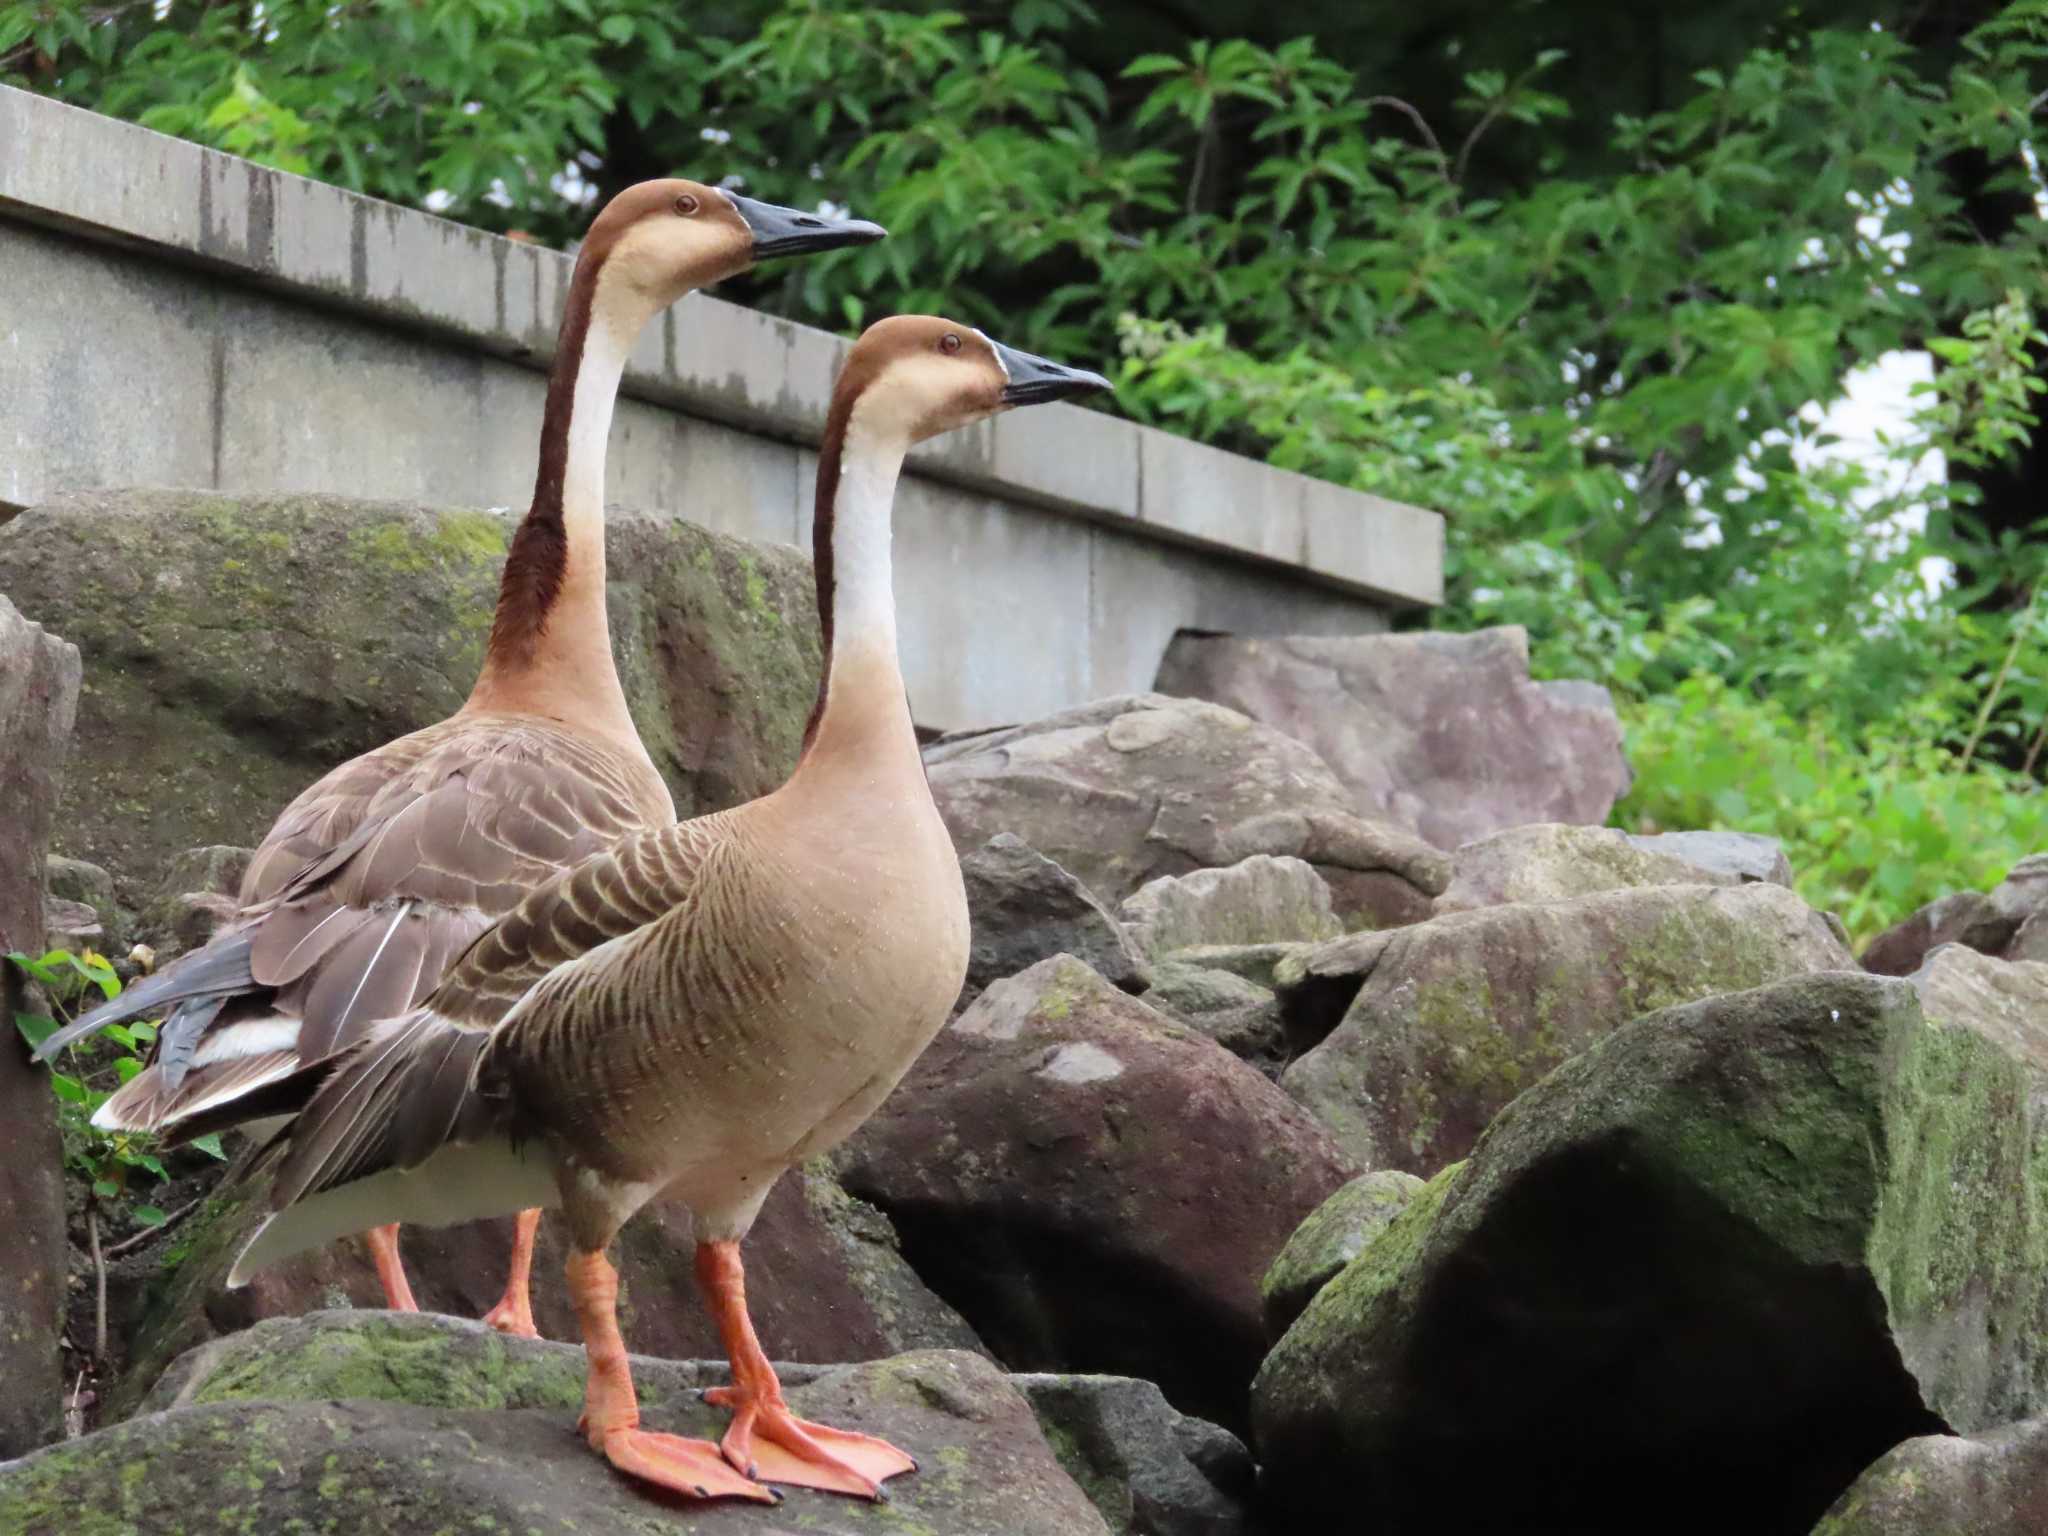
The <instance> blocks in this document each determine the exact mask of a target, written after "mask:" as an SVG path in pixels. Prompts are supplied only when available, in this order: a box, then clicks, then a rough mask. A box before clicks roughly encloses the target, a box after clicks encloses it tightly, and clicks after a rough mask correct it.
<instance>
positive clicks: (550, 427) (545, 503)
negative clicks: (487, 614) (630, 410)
mask: <svg viewBox="0 0 2048 1536" xmlns="http://www.w3.org/2000/svg"><path fill="white" fill-rule="evenodd" d="M617 240H618V233H617V231H615V230H603V231H600V230H599V229H598V228H595V227H594V228H593V229H592V230H591V235H590V238H589V239H588V240H587V241H585V243H584V246H583V249H582V251H581V252H579V253H578V255H577V258H576V271H575V274H574V275H573V276H572V277H571V278H570V280H569V299H568V302H567V304H566V305H565V306H564V307H563V310H562V329H561V334H560V336H559V337H558V338H557V340H556V343H555V361H554V366H553V368H552V369H551V370H550V371H549V374H548V398H547V405H546V406H545V408H544V409H543V412H542V415H541V423H540V469H539V472H538V473H537V474H536V475H535V477H534V482H533V505H532V507H531V508H529V509H528V511H527V514H526V516H525V517H524V518H523V519H522V520H521V521H520V524H519V528H518V531H517V532H516V533H514V534H513V535H512V547H511V549H510V551H509V552H508V553H507V554H506V556H505V573H504V575H503V576H502V577H501V578H500V580H499V582H498V610H497V614H496V616H495V617H494V618H493V619H492V621H491V640H490V648H489V650H488V652H487V653H486V654H487V656H489V657H490V658H491V659H494V660H499V661H509V662H519V661H524V660H527V659H529V658H530V657H531V655H532V652H533V647H534V644H535V642H536V641H537V640H538V639H539V638H540V635H541V632H542V631H543V630H544V629H546V627H547V621H548V613H549V611H550V610H551V609H552V608H553V607H554V605H555V599H556V598H558V597H559V596H561V592H562V581H563V578H564V576H566V575H567V573H568V569H569V536H568V531H567V529H566V528H565V527H564V526H563V520H562V498H563V489H564V480H565V477H566V476H567V474H568V468H569V422H570V418H571V417H572V416H573V415H574V414H575V410H576V381H577V379H578V377H579V376H580V375H581V374H582V371H583V353H584V348H585V345H586V344H587V343H588V341H589V339H590V321H591V312H592V307H593V305H594V304H595V302H596V299H597V279H598V274H599V273H600V272H602V271H603V269H604V263H605V259H606V257H608V256H609V255H610V254H611V249H612V246H613V245H615V244H616V243H617Z"/></svg>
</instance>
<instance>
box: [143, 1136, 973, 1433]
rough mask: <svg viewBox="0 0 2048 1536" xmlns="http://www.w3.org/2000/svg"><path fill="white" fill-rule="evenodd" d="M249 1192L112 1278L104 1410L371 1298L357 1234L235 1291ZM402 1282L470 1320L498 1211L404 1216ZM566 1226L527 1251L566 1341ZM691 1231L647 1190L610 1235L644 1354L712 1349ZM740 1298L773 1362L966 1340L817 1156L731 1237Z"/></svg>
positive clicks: (481, 1297)
mask: <svg viewBox="0 0 2048 1536" xmlns="http://www.w3.org/2000/svg"><path fill="white" fill-rule="evenodd" d="M262 1217H263V1209H262V1200H261V1198H260V1191H255V1190H252V1189H251V1188H250V1187H249V1186H247V1185H240V1186H237V1185H228V1186H225V1187H223V1188H222V1189H221V1190H219V1191H217V1192H216V1193H215V1194H214V1195H213V1196H212V1197H211V1198H210V1199H209V1200H208V1202H207V1204H206V1206H205V1208H204V1209H203V1210H202V1211H201V1212H200V1213H199V1214H197V1215H195V1216H193V1217H192V1218H191V1219H190V1220H189V1221H187V1222H186V1223H185V1224H184V1225H183V1226H182V1227H180V1228H179V1229H178V1230H177V1231H175V1232H173V1233H170V1234H168V1235H167V1236H166V1238H165V1239H164V1240H163V1241H162V1242H160V1243H157V1244H154V1245H151V1246H150V1247H147V1248H145V1249H143V1250H142V1251H141V1252H140V1253H138V1254H137V1255H136V1256H135V1257H134V1258H133V1259H131V1260H129V1261H127V1262H126V1263H125V1264H124V1265H123V1266H122V1268H121V1270H120V1271H119V1272H118V1273H117V1275H116V1277H115V1281H114V1285H113V1311H114V1313H115V1322H116V1323H117V1325H118V1326H119V1329H120V1332H121V1334H122V1336H123V1338H124V1340H125V1354H126V1369H125V1371H124V1372H123V1373H122V1377H121V1381H120V1384H119V1387H118V1389H117V1391H116V1392H115V1393H114V1401H113V1406H114V1409H115V1411H116V1412H122V1411H125V1410H126V1409H128V1408H129V1407H131V1406H132V1405H133V1404H134V1403H135V1402H136V1401H138V1400H139V1399H140V1397H141V1396H142V1394H143V1393H144V1392H146V1391H148V1390H149V1389H150V1387H151V1384H152V1383H154V1382H155V1381H156V1379H157V1378H158V1376H159V1375H160V1374H161V1373H162V1372H163V1370H164V1368H165V1367H166V1365H167V1364H168V1363H169V1362H170V1361H172V1360H173V1359H175V1358H177V1357H178V1356H179V1355H181V1354H183V1353H184V1352H186V1351H187V1350H190V1349H193V1348H195V1347H196V1346H198V1345H201V1344H204V1343H207V1342H208V1341H210V1340H213V1339H216V1338H220V1337H225V1336H230V1335H234V1334H236V1333H238V1332H239V1331H241V1330H243V1329H247V1328H249V1327H251V1326H252V1325H255V1326H261V1325H262V1324H263V1322H264V1321H265V1320H266V1319H274V1318H289V1317H296V1316H298V1315H299V1314H301V1313H303V1312H307V1311H310V1310H313V1309H316V1308H320V1307H334V1306H354V1307H362V1308H375V1307H380V1306H382V1305H383V1299H382V1298H383V1292H382V1290H381V1289H380V1288H379V1287H378V1284H377V1278H376V1274H375V1271H374V1270H373V1269H372V1268H371V1266H370V1263H369V1261H368V1259H367V1257H366V1256H365V1254H364V1252H363V1249H362V1247H361V1245H360V1244H357V1243H353V1242H341V1243H334V1244H330V1245H328V1246H327V1247H324V1248H320V1249H316V1250H314V1251H312V1252H310V1253H305V1254H301V1255H300V1256H299V1257H297V1258H295V1259H290V1260H287V1261H286V1262H284V1263H282V1264H278V1265H274V1266H272V1267H271V1268H269V1269H267V1270H265V1271H263V1273H261V1274H259V1275H257V1276H256V1277H255V1278H254V1279H253V1280H251V1281H250V1283H249V1284H248V1285H247V1286H245V1287H243V1288H242V1289H240V1290H233V1291H231V1290H228V1289H227V1287H226V1283H225V1282H226V1276H227V1271H228V1268H229V1266H230V1265H231V1264H232V1263H233V1262H234V1256H235V1254H236V1253H238V1252H239V1251H240V1250H241V1247H242V1244H243V1243H244V1242H246V1241H247V1239H248V1237H249V1234H250V1233H251V1232H252V1231H253V1230H254V1228H255V1226H256V1224H257V1223H258V1222H259V1221H261V1220H262ZM399 1241H400V1247H401V1251H402V1252H403V1254H404V1256H405V1261H406V1268H407V1273H408V1274H409V1276H410V1278H411V1281H412V1287H413V1293H414V1294H415V1295H416V1296H417V1297H418V1299H419V1303H420V1305H421V1306H422V1307H425V1308H426V1309H427V1310H429V1311H432V1312H446V1313H449V1314H452V1315H453V1316H456V1317H466V1318H468V1317H481V1316H482V1315H483V1314H484V1312H485V1311H486V1310H487V1309H488V1308H489V1307H490V1306H491V1305H492V1303H494V1302H495V1301H496V1300H497V1299H498V1296H499V1293H500V1292H501V1291H502V1290H503V1288H504V1284H505V1263H506V1259H507V1256H508V1255H509V1254H510V1252H511V1222H510V1220H509V1219H505V1220H497V1221H477V1222H466V1223H463V1224H462V1225H460V1226H453V1227H425V1226H410V1227H407V1228H406V1229H405V1230H404V1232H403V1234H402V1235H401V1236H400V1239H399ZM565 1243H566V1232H565V1229H564V1227H563V1224H562V1222H561V1220H560V1218H559V1217H556V1216H553V1215H550V1216H547V1217H544V1218H543V1219H542V1221H541V1225H540V1233H539V1237H538V1239H537V1241H536V1243H535V1248H534V1264H533V1313H534V1321H535V1324H536V1325H537V1326H538V1327H539V1329H540V1331H541V1333H542V1334H543V1336H545V1337H547V1338H551V1339H574V1338H576V1337H577V1336H578V1335H577V1327H576V1316H575V1311H574V1308H572V1307H571V1305H570V1303H569V1298H568V1295H567V1292H566V1290H565V1287H564V1284H563V1279H562V1265H563V1260H564V1259H565V1257H566V1256H567V1250H566V1247H565ZM695 1252H696V1240H695V1233H694V1231H693V1230H692V1226H691V1220H690V1213H689V1211H688V1209H687V1208H685V1207H684V1206H682V1205H680V1204H677V1203H675V1202H672V1201H666V1200H658V1201H656V1202H654V1203H653V1204H651V1205H649V1206H648V1207H647V1208H646V1209H645V1210H643V1211H642V1212H641V1213H640V1215H638V1216H637V1217H635V1218H634V1219H633V1220H632V1221H631V1222H629V1223H627V1225H626V1227H625V1230H624V1231H622V1232H621V1233H620V1234H619V1238H618V1241H617V1243H616V1244H614V1246H613V1253H612V1258H613V1261H614V1262H615V1263H616V1264H617V1265H618V1269H619V1309H620V1311H619V1315H620V1319H621V1323H622V1325H623V1326H624V1328H625V1330H626V1334H627V1337H629V1338H630V1339H631V1340H632V1341H633V1342H634V1343H635V1344H636V1345H638V1346H639V1347H640V1348H642V1349H645V1350H648V1351H650V1352H652V1353H655V1354H659V1355H663V1356H667V1357H670V1358H680V1357H686V1356H696V1355H713V1354H716V1353H717V1352H718V1350H719V1348H720V1341H719V1338H718V1333H717V1330H716V1329H715V1328H714V1327H713V1326H712V1323H711V1319H710V1318H709V1316H707V1315H706V1313H705V1310H704V1305H703V1302H702V1300H701V1298H700V1296H699V1294H698V1289H697V1284H696V1278H695V1273H694V1269H693V1257H694V1254H695ZM746 1261H747V1296H748V1301H749V1304H750V1305H751V1307H752V1309H753V1316H754V1321H755V1324H756V1326H757V1327H758V1328H759V1329H760V1332H761V1339H762V1342H763V1344H764V1345H765V1346H766V1347H767V1348H768V1349H769V1350H770V1351H772V1352H774V1353H775V1355H776V1356H777V1357H778V1358H782V1359H792V1360H805V1361H810V1362H813V1363H834V1362H840V1361H849V1360H869V1359H874V1358H877V1357H879V1356H882V1355H892V1354H899V1353H902V1352H903V1351H906V1350H917V1349H966V1350H975V1351H979V1350H980V1349H981V1343H980V1341H979V1340H978V1339H976V1338H975V1336H974V1332H973V1330H972V1329H971V1328H969V1327H968V1326H967V1324H966V1323H965V1322H963V1321H962V1320H961V1318H960V1315H959V1314H958V1313H956V1312H955V1311H954V1310H953V1309H952V1308H951V1307H949V1306H947V1305H946V1304H945V1303H944V1302H942V1301H940V1300H939V1299H938V1297H936V1296H934V1295H933V1294H932V1293H931V1291H930V1290H928V1289H927V1288H926V1287H925V1286H924V1284H923V1283H922V1282H920V1281H919V1280H918V1278H917V1276H916V1275H914V1274H912V1273H911V1270H910V1267H909V1265H908V1264H906V1263H905V1262H904V1260H903V1256H902V1254H901V1253H900V1252H899V1251H898V1248H897V1242H896V1234H895V1232H894V1230H893V1229H892V1228H891V1227H890V1225H889V1221H888V1218H886V1217H885V1216H883V1215H882V1214H881V1213H880V1212H879V1211H877V1210H875V1209H874V1208H873V1207H871V1206H868V1205H865V1204H863V1203H861V1202H860V1201H857V1200H855V1199H853V1198H852V1197H851V1196H849V1195H847V1194H846V1192H845V1191H844V1190H842V1189H841V1188H840V1187H839V1185H838V1184H837V1183H836V1182H835V1181H834V1180H833V1178H832V1176H831V1174H830V1172H829V1171H828V1170H827V1169H826V1168H825V1167H824V1166H823V1164H821V1163H814V1164H809V1165H806V1166H804V1167H801V1168H796V1169H792V1170H791V1171H790V1172H789V1173H787V1174H785V1175H784V1176H783V1177H782V1179H781V1180H780V1181H779V1182H778V1183H777V1184H776V1186H775V1188H774V1189H773V1190H772V1191H771V1192H770V1193H769V1196H768V1202H767V1204H766V1205H765V1206H764V1207H763V1208H762V1211H761V1216H760V1219H759V1220H758V1221H757V1222H756V1223H755V1225H754V1230H753V1231H752V1232H751V1233H750V1234H749V1235H748V1238H747V1243H746Z"/></svg>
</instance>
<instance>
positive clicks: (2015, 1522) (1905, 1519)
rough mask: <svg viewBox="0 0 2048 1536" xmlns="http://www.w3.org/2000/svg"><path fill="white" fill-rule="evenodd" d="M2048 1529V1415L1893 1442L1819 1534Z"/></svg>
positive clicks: (1997, 1534) (1901, 1535) (2007, 1535)
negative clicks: (1966, 1432)
mask: <svg viewBox="0 0 2048 1536" xmlns="http://www.w3.org/2000/svg"><path fill="white" fill-rule="evenodd" d="M2043 1531H2048V1418H2040V1419H2029V1420H2028V1421H2027V1422H2026V1423H2024V1424H2012V1425H2008V1426H2007V1427H2005V1428H2004V1429H1994V1430H1992V1431H1990V1432H1989V1433H1987V1434H1982V1435H1921V1436H1919V1437H1918V1438H1916V1439H1912V1440H1908V1441H1906V1442H1905V1444H1903V1445H1898V1446H1894V1447H1893V1448H1892V1449H1891V1450H1890V1451H1889V1452H1887V1453H1886V1454H1885V1456H1884V1457H1883V1458H1882V1459H1880V1460H1879V1461H1878V1463H1877V1465H1876V1466H1874V1467H1872V1468H1871V1469H1870V1470H1869V1471H1868V1472H1865V1473H1864V1474H1863V1475H1862V1476H1861V1477H1859V1478H1857V1479H1856V1483H1855V1486H1854V1487H1852V1488H1850V1490H1849V1491H1848V1492H1847V1493H1845V1494H1843V1495H1842V1496H1841V1497H1840V1498H1839V1499H1837V1500H1836V1501H1835V1503H1834V1507H1833V1508H1831V1509H1830V1510H1829V1511H1828V1512H1827V1514H1826V1515H1825V1516H1823V1517H1822V1519H1821V1522H1820V1524H1819V1525H1816V1526H1815V1527H1814V1528H1813V1536H2040V1533H2041V1532H2043Z"/></svg>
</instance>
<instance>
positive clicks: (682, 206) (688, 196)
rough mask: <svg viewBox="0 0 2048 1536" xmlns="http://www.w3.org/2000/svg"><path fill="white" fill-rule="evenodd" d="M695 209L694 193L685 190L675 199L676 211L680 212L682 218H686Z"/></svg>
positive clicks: (695, 199)
mask: <svg viewBox="0 0 2048 1536" xmlns="http://www.w3.org/2000/svg"><path fill="white" fill-rule="evenodd" d="M696 211H697V198H696V195H695V194H694V193H690V192H685V193H683V194H682V196H680V197H678V198H677V199H676V212H677V213H680V214H681V215H682V216H683V217H684V218H688V217H689V216H690V215H691V214H693V213H695V212H696Z"/></svg>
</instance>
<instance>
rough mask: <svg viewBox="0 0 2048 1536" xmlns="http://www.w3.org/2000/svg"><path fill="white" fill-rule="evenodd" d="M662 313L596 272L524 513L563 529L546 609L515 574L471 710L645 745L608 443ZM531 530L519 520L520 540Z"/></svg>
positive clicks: (551, 403)
mask: <svg viewBox="0 0 2048 1536" xmlns="http://www.w3.org/2000/svg"><path fill="white" fill-rule="evenodd" d="M657 310H658V306H655V305H652V304H650V303H648V302H647V301H646V300H645V299H644V298H642V297H641V296H640V295H639V294H638V293H637V292H635V291H634V290H632V289H630V288H627V287H626V286H625V285H623V284H616V283H610V282H606V281H605V280H604V278H603V277H602V275H600V277H599V279H598V282H597V284H596V289H595V292H594V293H593V294H592V296H591V301H590V318H589V324H588V326H587V327H586V328H585V330H584V332H583V335H582V338H581V347H580V349H579V351H578V352H577V354H576V355H575V356H572V357H564V358H560V359H557V362H556V367H557V369H558V370H560V369H563V368H569V369H573V370H574V372H573V380H574V383H573V388H572V389H571V390H569V391H568V392H566V395H565V393H564V391H562V390H561V389H560V387H559V383H560V381H559V380H557V384H556V387H554V388H551V389H550V390H549V392H548V411H549V418H550V419H548V420H546V421H544V422H543V423H542V428H541V466H540V473H539V476H538V481H537V484H536V486H535V490H534V506H533V510H532V511H531V512H529V513H528V515H527V521H528V523H529V524H535V523H537V524H540V525H542V526H539V527H536V528H535V529H533V530H532V531H533V532H534V533H535V534H538V535H548V534H549V533H550V530H549V529H548V528H547V527H546V526H545V525H546V524H549V523H556V524H557V525H558V526H559V530H560V541H561V552H560V560H559V566H558V568H557V570H556V574H555V578H554V580H553V583H552V596H551V598H550V599H549V600H548V601H546V602H545V604H544V605H542V604H539V603H538V602H535V601H532V600H530V599H528V600H515V597H514V594H513V590H512V577H511V573H510V572H509V571H508V585H507V588H506V590H505V592H504V593H502V594H501V596H500V599H499V617H498V624H497V626H496V627H495V628H494V630H493V637H492V647H491V653H490V655H489V656H488V657H487V658H486V660H485V663H484V670H483V674H482V676H480V677H479V678H478V679H477V684H476V687H475V689H474V690H473V691H472V692H471V694H470V699H469V706H468V707H469V708H471V709H483V710H509V711H514V712H518V713H524V714H538V715H544V716H546V717H548V718H550V719H555V720H561V721H565V722H571V723H574V724H576V725H578V726H581V727H583V728H585V729H588V730H592V731H596V732H599V733H602V734H604V735H608V736H612V737H615V738H618V739H620V740H622V741H624V742H629V743H632V744H634V745H635V746H637V745H638V743H639V736H638V734H637V733H636V732H635V730H634V728H633V721H632V717H631V715H630V713H629V712H628V711H627V709H626V695H625V690H624V689H623V688H622V687H621V686H620V684H619V674H618V667H617V665H616V664H615V662H614V661H613V658H612V645H611V627H610V616H609V614H608V613H607V611H606V604H605V551H604V499H605V497H604V493H605V448H606V444H607V442H608V440H609V439H610V436H611V426H612V415H613V412H614V410H615V408H616V406H617V402H618V393H619V381H620V379H621V378H622V377H623V376H624V374H625V371H626V359H627V357H628V356H629V355H630V354H631V352H632V350H633V344H634V342H635V341H636V340H637V339H638V338H639V335H640V332H641V331H642V330H643V329H644V328H645V326H646V325H647V323H648V321H649V320H651V319H652V318H653V317H654V315H655V313H656V312H657ZM564 340H565V341H570V340H572V338H570V337H566V336H565V338H564ZM558 412H565V413H566V415H567V418H568V419H567V421H566V423H563V422H559V421H557V420H555V419H553V418H554V417H555V415H556V413H558ZM557 455H559V458H557ZM557 465H559V467H558V468H557ZM556 475H559V480H557V479H556V478H555V477H556ZM557 498H559V500H557ZM528 531H529V530H528V529H526V528H524V527H522V529H521V537H522V538H523V537H525V536H526V535H527V533H528ZM514 547H515V551H516V550H517V548H518V544H517V542H515V546H514ZM537 547H538V543H537ZM514 558H515V559H516V558H517V556H516V554H515V557H514ZM543 563H545V562H543ZM536 581H538V582H539V583H540V585H541V586H546V585H547V584H548V583H547V582H546V581H545V580H544V579H542V578H539V577H536ZM508 610H516V612H508ZM521 620H525V621H526V622H520V621H521Z"/></svg>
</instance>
